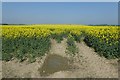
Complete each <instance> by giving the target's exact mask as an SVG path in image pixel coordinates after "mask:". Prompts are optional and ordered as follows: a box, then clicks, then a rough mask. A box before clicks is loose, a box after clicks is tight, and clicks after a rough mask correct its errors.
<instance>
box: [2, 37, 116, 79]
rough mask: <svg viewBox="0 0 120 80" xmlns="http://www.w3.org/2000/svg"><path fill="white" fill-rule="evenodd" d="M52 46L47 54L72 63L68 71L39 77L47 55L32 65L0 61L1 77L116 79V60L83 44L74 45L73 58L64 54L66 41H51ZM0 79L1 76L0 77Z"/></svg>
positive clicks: (13, 61)
mask: <svg viewBox="0 0 120 80" xmlns="http://www.w3.org/2000/svg"><path fill="white" fill-rule="evenodd" d="M51 43H52V46H51V50H50V52H49V54H57V55H59V56H62V57H66V58H68V59H69V60H71V61H72V65H73V67H72V68H71V69H70V70H64V71H57V72H55V73H52V74H50V75H48V76H41V75H40V72H39V69H40V68H41V67H42V66H43V64H44V61H45V58H46V56H47V55H49V54H47V55H45V56H43V57H41V58H37V61H36V62H34V63H28V62H27V61H24V62H22V63H20V62H18V61H17V60H12V61H9V62H5V61H0V66H1V65H2V77H7V78H14V77H17V78H42V77H46V78H118V62H117V59H114V60H108V59H106V58H104V57H100V56H99V55H98V54H97V53H96V52H95V51H94V49H92V48H90V47H88V46H87V45H86V44H85V43H84V42H81V43H76V46H77V47H78V50H79V52H78V54H76V55H75V56H74V57H73V56H70V55H69V54H67V53H66V47H67V44H66V39H64V40H63V41H62V42H61V43H57V42H56V41H55V40H51ZM0 74H1V70H0ZM0 77H1V76H0Z"/></svg>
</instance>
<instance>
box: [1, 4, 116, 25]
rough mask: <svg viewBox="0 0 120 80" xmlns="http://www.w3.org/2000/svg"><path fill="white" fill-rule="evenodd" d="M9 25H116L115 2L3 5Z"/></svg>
mask: <svg viewBox="0 0 120 80" xmlns="http://www.w3.org/2000/svg"><path fill="white" fill-rule="evenodd" d="M2 21H3V23H9V24H118V3H117V2H3V3H2Z"/></svg>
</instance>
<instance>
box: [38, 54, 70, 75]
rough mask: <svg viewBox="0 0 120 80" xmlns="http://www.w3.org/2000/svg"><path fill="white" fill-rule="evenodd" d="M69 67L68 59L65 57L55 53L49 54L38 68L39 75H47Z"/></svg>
mask: <svg viewBox="0 0 120 80" xmlns="http://www.w3.org/2000/svg"><path fill="white" fill-rule="evenodd" d="M69 69H70V61H69V59H67V58H66V57H62V56H59V55H56V54H50V55H48V56H47V57H46V59H45V61H44V63H43V65H42V67H41V68H39V72H40V75H41V76H48V75H50V74H52V73H55V72H58V71H65V70H69Z"/></svg>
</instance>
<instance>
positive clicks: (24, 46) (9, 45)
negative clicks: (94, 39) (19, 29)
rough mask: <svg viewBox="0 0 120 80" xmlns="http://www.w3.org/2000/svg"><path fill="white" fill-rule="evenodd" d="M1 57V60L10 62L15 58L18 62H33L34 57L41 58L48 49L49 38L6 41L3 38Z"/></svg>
mask: <svg viewBox="0 0 120 80" xmlns="http://www.w3.org/2000/svg"><path fill="white" fill-rule="evenodd" d="M2 43H3V46H2V57H3V60H7V61H8V60H11V59H12V58H14V57H15V58H17V59H19V60H20V61H24V60H26V59H27V58H30V60H31V59H32V60H31V61H35V60H33V59H35V58H36V57H39V56H43V55H44V54H45V53H47V52H48V51H49V49H50V44H51V43H50V37H45V38H41V37H39V38H36V37H31V38H24V37H20V38H16V39H9V38H8V39H7V38H3V41H2Z"/></svg>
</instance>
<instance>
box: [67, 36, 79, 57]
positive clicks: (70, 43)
mask: <svg viewBox="0 0 120 80" xmlns="http://www.w3.org/2000/svg"><path fill="white" fill-rule="evenodd" d="M74 41H75V40H74V38H73V36H72V35H69V36H68V38H67V53H69V54H71V55H75V53H77V52H78V48H77V47H76V45H75V42H74Z"/></svg>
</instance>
